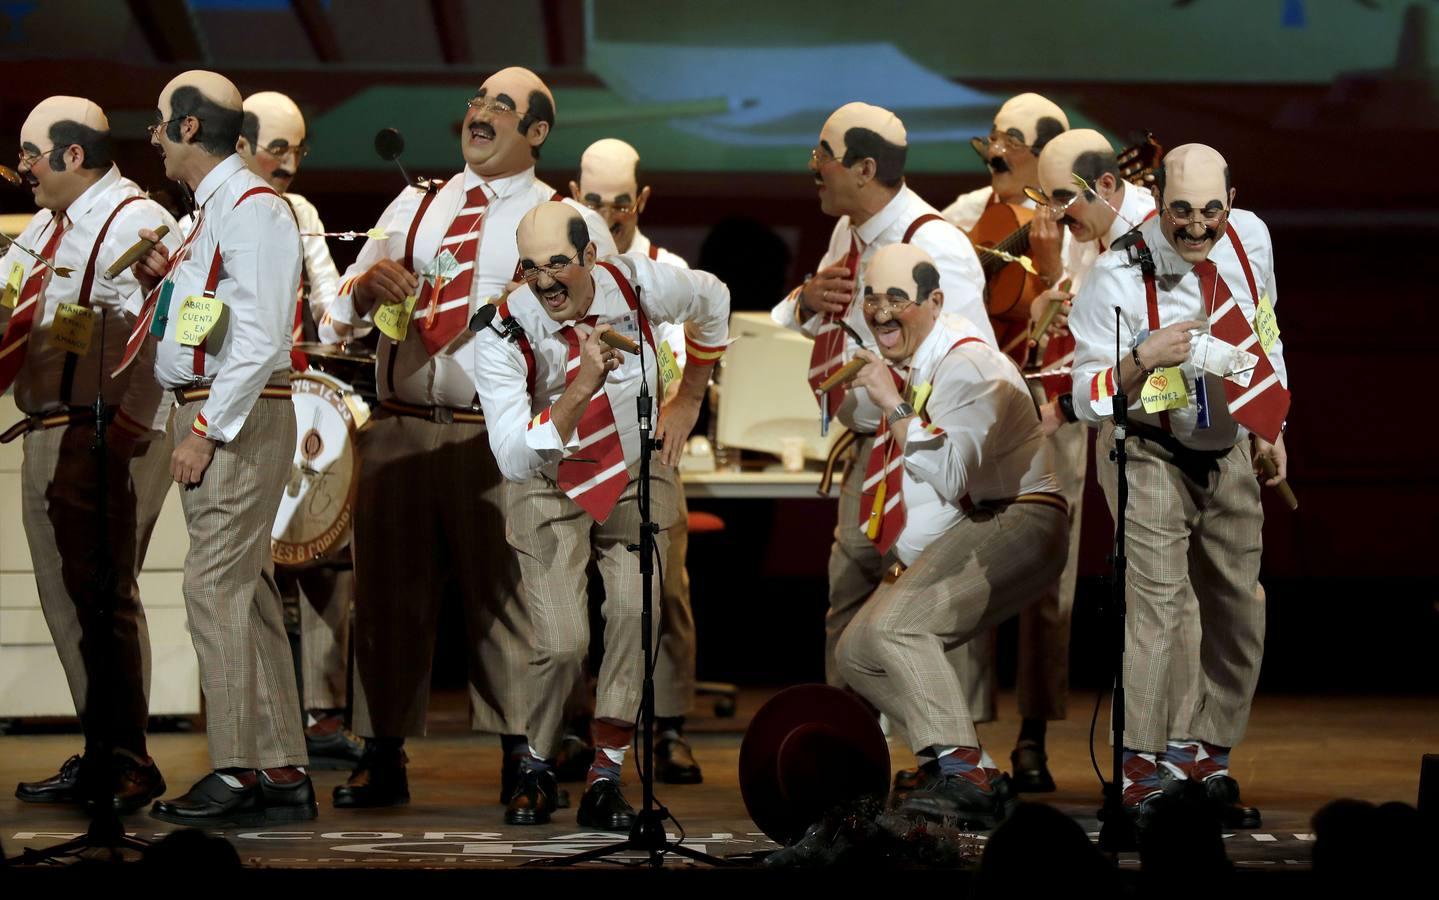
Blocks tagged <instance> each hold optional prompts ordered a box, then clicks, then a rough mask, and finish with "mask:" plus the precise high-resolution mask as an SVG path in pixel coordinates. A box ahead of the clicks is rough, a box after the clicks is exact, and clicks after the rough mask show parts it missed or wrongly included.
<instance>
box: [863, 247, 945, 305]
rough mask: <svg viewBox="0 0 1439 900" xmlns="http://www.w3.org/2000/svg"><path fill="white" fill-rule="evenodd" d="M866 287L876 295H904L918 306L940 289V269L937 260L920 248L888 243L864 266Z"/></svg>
mask: <svg viewBox="0 0 1439 900" xmlns="http://www.w3.org/2000/svg"><path fill="white" fill-rule="evenodd" d="M864 284H865V287H866V288H867V289H872V290H873V291H874V293H876V294H890V295H891V296H903V297H904V298H905V299H908V300H913V301H914V302H916V303H919V302H921V301H922V300H924V298H926V297H928V296H929V294H930V293H931V292H932V291H934V290H935V289H937V288H938V287H939V270H938V269H937V268H936V267H935V265H934V259H933V258H932V257H931V256H930V255H929V254H928V253H926V252H925V251H924V249H923V248H921V247H918V246H916V245H914V244H886V245H885V246H883V247H881V248H880V249H879V250H878V251H876V253H875V254H874V256H873V257H871V258H870V261H869V265H868V266H866V267H865V270H864ZM896 291H898V292H902V294H899V293H895V292H896Z"/></svg>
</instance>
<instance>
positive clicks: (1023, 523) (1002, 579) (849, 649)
mask: <svg viewBox="0 0 1439 900" xmlns="http://www.w3.org/2000/svg"><path fill="white" fill-rule="evenodd" d="M1068 531H1069V520H1068V518H1067V517H1066V516H1065V514H1064V512H1063V511H1061V510H1059V509H1057V508H1055V507H1052V506H1048V505H1045V504H1038V503H1016V504H1012V505H1010V506H1006V507H1002V508H1000V509H999V510H996V511H992V512H990V511H980V512H976V513H975V514H972V515H970V516H969V517H967V518H965V519H964V520H962V521H960V522H959V523H957V524H956V525H955V526H954V527H953V528H951V529H949V531H947V532H945V533H944V534H943V535H941V536H940V537H938V538H937V539H935V541H934V542H933V543H931V544H930V545H929V546H928V547H927V548H926V549H925V551H924V552H923V553H921V554H920V556H919V558H918V559H917V560H915V562H914V565H912V566H910V567H909V568H908V569H907V570H906V571H905V572H904V574H902V575H901V576H900V577H899V578H898V580H896V581H895V582H894V583H892V584H887V585H883V586H881V587H880V588H879V589H878V590H876V591H875V592H874V596H873V597H872V598H871V599H870V600H869V602H868V603H866V604H864V605H863V607H862V608H861V609H860V610H859V611H858V613H857V614H856V615H855V616H854V617H853V619H852V621H851V622H850V623H849V626H848V627H847V628H846V629H845V631H844V634H843V636H842V637H841V638H840V640H839V643H838V646H837V647H836V648H835V652H836V659H835V661H836V663H837V665H838V666H840V668H841V670H842V673H843V677H844V680H845V681H846V682H847V683H848V684H849V685H850V686H851V687H853V688H854V689H855V690H856V691H858V692H859V693H860V695H862V696H863V697H865V698H866V699H867V700H869V701H870V702H871V703H873V704H874V705H875V706H876V707H877V708H878V709H879V710H880V711H881V712H883V713H884V714H885V715H887V716H889V718H891V719H893V720H895V721H897V722H900V723H902V724H903V725H904V727H905V731H906V733H907V734H908V736H909V742H910V746H911V747H912V748H913V749H914V750H915V751H916V752H918V751H920V750H923V749H925V748H926V747H930V746H935V745H938V746H963V747H978V746H979V736H978V734H977V733H976V732H975V729H974V721H973V719H972V717H971V715H970V712H969V708H968V703H967V700H966V694H967V691H966V690H965V686H964V685H963V684H962V683H961V681H960V678H959V676H958V675H957V674H956V673H955V670H954V665H953V663H952V662H951V661H950V659H949V658H948V657H947V656H946V653H947V652H948V651H949V650H951V649H953V648H954V647H957V646H960V645H963V644H965V643H966V642H968V641H970V640H971V639H972V638H974V637H975V636H976V635H979V634H982V633H984V632H985V631H986V630H987V629H990V628H992V627H993V626H995V625H996V624H998V623H1000V622H1003V621H1004V620H1005V619H1008V618H1009V617H1010V616H1013V615H1015V614H1017V613H1018V612H1019V611H1020V610H1022V609H1023V608H1024V607H1026V606H1028V605H1029V604H1031V603H1034V602H1035V600H1036V598H1037V597H1038V596H1039V595H1040V594H1041V593H1042V592H1044V591H1052V590H1053V585H1054V584H1055V582H1056V581H1057V579H1058V578H1059V573H1060V571H1061V569H1063V567H1064V560H1065V551H1066V547H1067V542H1068Z"/></svg>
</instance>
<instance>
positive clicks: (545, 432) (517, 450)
mask: <svg viewBox="0 0 1439 900" xmlns="http://www.w3.org/2000/svg"><path fill="white" fill-rule="evenodd" d="M608 261H609V262H612V263H614V264H615V265H617V266H618V267H619V268H620V271H621V272H624V273H626V278H627V279H628V280H629V282H630V284H631V285H632V286H634V287H635V288H636V289H637V290H638V292H639V303H640V308H641V309H642V310H643V311H644V314H645V316H646V318H648V319H649V321H650V325H651V328H654V326H655V325H656V324H657V323H662V322H682V323H684V327H685V335H686V340H687V341H690V342H692V343H693V344H694V345H696V346H698V347H703V348H716V347H723V346H724V344H725V341H726V340H727V339H728V337H729V289H728V288H727V287H725V285H724V283H723V282H722V281H720V280H719V279H718V278H716V277H715V276H713V275H711V274H710V273H708V272H700V271H695V270H690V269H680V268H677V267H675V266H669V265H664V264H661V263H657V262H654V261H653V260H651V259H650V258H649V257H648V256H642V255H639V254H636V253H627V254H624V255H622V256H616V257H612V258H610V260H608ZM592 278H593V281H594V286H595V295H594V301H593V302H592V303H591V304H590V308H589V309H588V310H587V311H586V313H585V316H586V317H588V316H599V324H607V323H608V324H610V325H612V326H614V327H615V328H616V330H618V331H621V332H622V333H625V334H628V335H629V336H630V337H632V338H634V339H635V340H636V341H639V340H641V331H640V328H639V325H638V322H636V321H635V317H634V316H633V315H632V314H631V313H630V308H629V305H628V304H627V303H626V302H625V298H624V295H623V294H622V293H621V291H620V287H619V285H618V284H617V283H616V282H615V280H614V278H613V276H611V275H610V273H609V272H608V271H607V270H605V269H604V268H602V267H600V266H598V265H596V266H595V269H594V272H593V274H592ZM509 309H510V314H511V315H513V316H514V318H515V319H516V320H517V321H518V322H519V324H520V327H521V328H522V329H524V332H525V335H526V337H527V338H528V340H529V343H530V347H531V350H532V352H533V354H534V360H535V393H534V395H533V396H531V395H530V394H529V393H528V392H527V390H526V378H527V368H526V363H525V359H524V355H523V353H522V352H521V350H520V348H519V347H518V346H517V345H516V344H514V343H511V342H509V341H506V340H505V339H504V338H502V337H500V336H499V335H498V334H497V333H496V332H494V331H492V330H488V329H487V330H485V331H482V332H480V333H479V335H478V336H477V340H475V341H473V342H472V344H473V353H472V354H471V355H470V365H471V374H472V377H473V387H472V390H473V391H474V392H476V393H478V394H479V396H480V403H481V404H482V405H483V406H484V410H485V421H486V423H487V424H488V426H489V432H490V446H491V448H493V450H494V452H495V459H496V460H497V461H498V463H499V466H500V472H501V473H503V474H504V476H505V478H507V479H509V480H511V481H524V480H525V479H527V478H529V477H530V476H531V475H534V474H536V473H543V474H545V475H546V476H549V477H551V478H553V477H554V475H555V471H556V466H557V465H558V463H559V461H560V459H562V458H563V457H564V456H565V455H566V454H567V453H572V452H574V450H576V449H577V448H578V446H579V445H578V443H577V442H576V439H575V435H574V434H569V435H562V434H560V432H559V429H558V428H556V427H555V423H554V420H553V419H550V418H549V417H544V421H540V420H539V413H541V412H542V411H544V410H545V409H548V408H549V407H550V405H551V404H553V403H554V402H555V401H556V400H558V399H559V398H560V396H561V395H562V394H563V393H564V392H565V386H566V383H565V371H566V366H567V363H568V361H569V343H568V342H567V341H566V340H565V338H564V335H563V334H562V333H561V331H560V329H561V328H563V327H564V326H565V325H567V324H573V323H566V322H556V321H555V320H554V319H552V318H550V316H549V315H548V314H547V313H546V312H545V311H544V308H543V307H542V306H541V305H540V302H539V300H537V299H536V298H535V295H534V294H533V293H532V292H531V291H530V288H529V286H528V285H521V286H520V288H519V289H518V290H516V291H515V292H514V293H513V294H511V295H510V299H509ZM627 321H628V323H630V324H626V322H627ZM653 354H654V350H653V348H652V347H649V346H646V347H644V348H643V368H644V375H645V378H646V380H647V382H648V384H649V390H650V394H651V396H653V397H655V398H656V404H655V407H654V413H655V419H656V422H657V421H658V412H659V405H658V398H659V396H660V394H659V371H658V368H657V367H656V365H655V358H654V355H653ZM640 383H641V357H640V356H637V355H630V354H628V353H625V354H622V363H621V365H620V367H619V368H618V369H615V370H614V371H613V372H610V373H609V376H608V377H607V378H606V380H605V393H606V394H607V395H608V396H609V400H610V408H611V409H612V410H614V415H615V425H616V427H617V429H618V431H619V435H620V443H621V444H622V445H623V446H624V453H625V462H626V464H629V465H633V464H634V463H636V462H638V460H639V423H638V421H637V420H636V410H635V398H636V397H638V396H639V390H640Z"/></svg>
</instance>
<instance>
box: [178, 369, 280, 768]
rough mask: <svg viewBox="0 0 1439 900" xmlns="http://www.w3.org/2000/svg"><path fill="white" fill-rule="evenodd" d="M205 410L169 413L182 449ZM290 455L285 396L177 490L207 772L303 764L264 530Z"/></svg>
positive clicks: (263, 408)
mask: <svg viewBox="0 0 1439 900" xmlns="http://www.w3.org/2000/svg"><path fill="white" fill-rule="evenodd" d="M203 406H204V401H202V400H196V401H193V402H190V403H186V404H184V405H183V406H180V407H178V408H176V410H175V413H174V415H173V416H171V418H170V435H171V439H172V441H173V443H174V445H175V446H179V444H180V442H181V441H183V440H184V439H185V438H186V436H188V435H189V434H190V433H191V432H190V427H191V425H192V424H194V421H195V416H196V414H198V413H199V412H200V410H201V408H202V407H203ZM294 453H295V407H294V404H293V403H291V402H290V400H289V398H288V397H286V398H279V399H264V398H261V399H259V400H256V401H255V407H254V409H252V410H251V411H250V415H249V417H248V418H246V420H245V425H244V427H243V428H241V429H240V433H239V434H238V435H236V436H235V439H234V440H232V441H229V442H228V443H226V444H223V445H221V446H219V447H217V448H216V450H215V456H214V459H213V460H212V461H211V463H210V467H209V468H208V469H207V470H206V471H205V475H204V478H203V479H202V480H201V481H200V483H199V484H198V485H196V486H195V487H193V488H189V489H181V490H180V502H181V505H182V507H183V508H184V510H185V523H186V525H187V527H188V529H189V532H190V552H189V553H188V554H187V555H186V557H185V610H186V613H187V615H188V617H189V623H190V636H191V638H192V639H193V641H194V643H195V653H196V655H197V656H198V657H199V660H200V685H201V688H202V689H203V691H204V693H205V725H206V732H207V734H208V737H209V743H210V760H211V764H212V765H213V766H214V768H217V769H221V768H228V767H238V768H247V769H266V768H272V767H277V766H291V765H305V763H306V762H307V757H306V755H305V739H304V735H303V733H302V731H301V727H300V701H299V697H298V696H297V694H296V690H295V671H294V666H293V662H292V658H291V655H290V644H289V641H288V640H287V638H286V636H285V622H284V607H283V604H282V602H281V600H280V591H279V588H277V587H276V586H275V578H274V566H273V565H272V563H271V562H270V531H271V529H272V528H273V527H274V524H275V511H276V510H277V509H278V508H279V505H280V493H281V492H282V491H283V490H284V489H285V483H286V482H287V481H288V480H289V477H290V466H291V461H292V459H293V457H294Z"/></svg>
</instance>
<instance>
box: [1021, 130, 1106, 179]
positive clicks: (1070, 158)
mask: <svg viewBox="0 0 1439 900" xmlns="http://www.w3.org/2000/svg"><path fill="white" fill-rule="evenodd" d="M1091 153H1092V154H1096V155H1098V156H1101V157H1104V158H1106V159H1107V160H1112V159H1113V158H1114V146H1113V145H1112V144H1110V143H1109V141H1108V139H1106V138H1105V136H1104V135H1102V134H1100V133H1099V132H1097V131H1095V130H1094V129H1092V128H1076V129H1074V130H1073V131H1066V132H1064V133H1063V134H1061V135H1059V136H1058V137H1056V138H1055V139H1054V140H1052V141H1050V142H1049V143H1048V144H1045V145H1044V151H1043V152H1042V153H1040V154H1039V187H1040V190H1042V191H1044V192H1045V193H1046V194H1050V195H1053V194H1054V192H1055V191H1069V192H1070V193H1071V194H1073V193H1077V192H1078V191H1079V186H1078V185H1076V184H1075V183H1074V175H1075V173H1076V172H1079V170H1080V168H1081V166H1080V165H1078V162H1079V159H1080V157H1082V156H1085V155H1086V154H1091ZM1080 174H1084V173H1082V172H1081V173H1080ZM1085 177H1086V178H1089V176H1088V175H1085Z"/></svg>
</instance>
